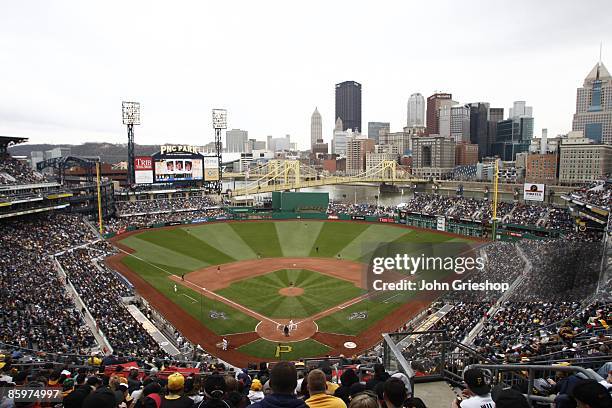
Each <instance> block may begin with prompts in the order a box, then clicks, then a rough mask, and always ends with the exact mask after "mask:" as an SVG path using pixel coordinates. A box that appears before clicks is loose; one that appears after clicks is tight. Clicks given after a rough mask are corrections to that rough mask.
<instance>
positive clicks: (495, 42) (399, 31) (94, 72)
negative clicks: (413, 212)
mask: <svg viewBox="0 0 612 408" xmlns="http://www.w3.org/2000/svg"><path fill="white" fill-rule="evenodd" d="M519 3H520V2H519ZM38 4H39V6H38V7H32V6H31V5H25V4H19V3H13V4H10V5H4V6H2V11H3V12H2V13H1V14H0V22H1V23H2V27H1V28H0V30H1V31H0V32H2V36H1V37H0V38H2V39H1V40H0V47H1V48H0V49H1V50H2V51H3V52H2V53H0V72H1V73H2V74H3V77H4V78H7V79H8V80H7V81H6V82H5V84H4V85H5V86H4V88H5V89H4V92H3V93H2V95H0V134H2V135H10V136H22V137H29V138H30V142H32V143H62V144H66V143H79V142H85V141H97V142H112V143H125V142H126V141H127V136H126V134H125V129H124V127H123V126H122V124H121V117H120V109H121V108H120V106H121V101H122V100H135V101H139V102H140V103H141V107H142V125H141V126H138V127H137V128H136V131H135V135H136V137H135V139H136V143H139V144H163V143H170V142H174V141H176V142H181V143H185V144H198V145H203V144H206V143H209V142H211V141H212V139H213V132H212V126H211V123H210V110H211V109H212V108H213V107H224V108H227V109H228V127H229V128H230V129H231V128H237V129H244V130H247V131H248V132H249V135H251V137H253V138H256V139H258V140H265V138H266V136H267V135H273V136H274V137H277V138H279V137H283V136H284V135H286V134H291V135H292V138H294V140H295V141H296V142H297V143H298V145H299V147H300V149H307V148H308V146H309V145H310V121H309V118H310V114H311V113H312V109H313V107H314V106H318V108H319V111H320V113H321V115H322V117H323V122H322V130H323V139H324V140H325V141H326V142H330V141H331V137H332V133H333V128H334V123H335V118H334V94H333V91H332V89H333V86H334V84H337V83H340V82H343V81H356V82H359V83H361V84H362V85H363V94H362V101H363V112H362V119H361V122H362V127H364V126H365V124H367V123H368V122H390V123H391V131H399V130H401V128H402V127H403V125H404V124H405V123H406V120H407V118H406V103H407V101H408V98H409V97H410V95H411V94H413V93H421V94H422V95H423V96H424V97H428V96H429V95H431V94H433V93H434V92H435V91H437V90H440V91H443V92H448V93H451V94H452V95H453V99H454V100H457V101H459V102H461V103H462V104H465V103H472V102H478V101H484V102H489V103H490V105H491V106H492V107H499V108H506V109H508V108H509V107H511V106H512V103H513V101H516V100H527V101H529V103H530V105H531V106H533V107H534V111H535V112H536V113H535V115H534V117H535V124H534V126H535V127H534V134H535V135H539V134H540V129H541V128H548V130H549V134H550V135H551V136H554V135H556V134H559V133H567V132H569V131H570V130H571V129H572V116H573V114H574V113H575V98H576V88H578V87H580V86H581V84H582V82H583V79H584V77H585V74H586V73H588V71H589V70H590V69H591V68H592V67H593V65H594V64H595V63H596V62H597V60H598V58H599V45H600V42H603V58H602V60H603V62H604V64H605V63H606V60H608V61H609V60H610V58H607V56H609V55H610V52H609V51H607V50H609V48H610V44H612V33H611V32H610V30H608V29H607V25H606V23H607V22H606V16H608V15H610V13H609V12H607V11H612V5H610V4H609V2H605V1H601V2H593V3H590V7H585V6H584V5H581V4H574V3H573V2H554V3H552V2H541V3H539V4H532V3H530V2H525V4H524V7H519V6H517V7H516V8H512V9H509V10H507V13H509V16H507V17H508V18H507V19H504V20H507V21H509V22H510V21H512V20H513V19H512V18H510V17H511V16H512V15H513V13H514V14H516V15H518V14H521V13H525V12H528V13H529V14H530V16H531V18H530V19H528V20H526V21H525V22H524V24H521V25H520V26H513V25H512V24H510V23H506V22H504V21H499V24H498V25H499V27H491V26H490V25H489V24H490V19H493V18H495V15H496V11H495V9H494V8H493V7H492V8H490V9H487V10H484V11H481V12H480V14H479V15H478V17H479V18H478V19H476V21H474V23H473V24H470V26H467V25H461V24H460V22H461V21H462V19H461V16H464V17H466V16H467V15H468V14H469V13H470V10H469V9H474V8H477V7H478V4H484V3H483V2H470V3H469V5H470V7H467V9H468V10H463V9H465V8H466V7H464V6H460V5H456V4H453V3H452V2H447V3H443V4H442V5H438V6H436V7H434V6H433V5H428V4H418V5H397V4H392V3H388V4H387V5H386V6H384V7H382V6H381V7H380V9H378V8H371V7H368V6H367V5H366V4H365V3H363V4H360V3H357V4H355V5H354V7H353V6H352V7H353V8H352V10H351V16H349V17H351V19H354V18H366V17H367V18H368V20H370V21H372V22H374V23H373V24H374V27H373V28H377V29H372V30H367V32H366V30H362V31H363V32H362V31H359V30H356V31H355V33H354V34H353V35H354V38H352V40H351V43H350V44H348V45H347V47H348V51H350V53H351V54H353V55H356V56H358V59H357V60H351V59H342V58H340V57H339V56H338V55H337V50H336V47H335V44H334V42H335V41H337V40H339V39H340V38H342V36H343V35H345V30H344V29H342V27H341V26H338V25H337V24H334V21H335V19H336V17H337V15H339V14H340V12H339V10H341V9H343V8H344V7H345V5H346V4H348V3H343V2H338V4H334V5H330V6H327V5H325V10H326V12H325V13H323V15H321V17H320V19H321V23H320V24H318V26H319V27H320V29H318V30H316V31H315V32H313V33H310V34H309V36H308V37H304V36H303V35H301V32H302V31H303V29H304V25H305V24H307V23H306V21H309V16H310V17H312V16H313V15H312V14H311V13H314V11H313V10H314V9H317V8H316V7H314V8H311V7H310V5H297V7H292V8H280V9H279V10H276V11H275V12H274V13H271V14H270V15H267V14H266V13H262V12H261V11H258V7H257V6H255V5H252V4H249V3H246V2H245V3H241V7H237V8H232V7H230V6H227V5H223V4H215V5H214V6H213V7H212V8H211V9H210V11H208V10H205V9H206V7H204V6H203V5H198V4H196V3H193V4H188V5H186V6H185V7H184V8H171V7H163V6H160V5H155V4H151V5H149V4H148V3H144V2H141V3H140V2H134V3H131V4H129V5H126V4H123V3H119V2H117V3H113V2H111V3H108V4H104V5H96V6H90V5H86V4H80V3H76V2H67V1H65V2H61V1H60V2H54V3H52V4H50V3H46V2H39V3H38ZM322 4H323V3H322ZM487 4H488V3H487ZM553 4H554V7H551V6H552V5H553ZM351 5H353V3H351ZM264 8H265V7H264ZM407 8H410V11H411V13H412V16H413V17H414V18H411V20H410V21H408V22H406V21H405V20H404V19H403V17H402V15H403V14H404V13H405V12H406V10H407ZM594 9H596V10H597V13H593V10H594ZM606 10H607V11H606ZM253 13H255V14H253ZM140 14H142V15H141V16H140V17H139V18H138V19H134V18H132V16H133V15H140ZM252 15H257V16H258V18H256V19H252V18H251V17H252ZM219 16H222V17H229V16H232V18H233V19H234V20H235V21H237V22H239V23H241V24H243V25H244V29H245V30H247V31H249V32H250V33H251V34H252V35H249V37H248V38H245V37H243V36H238V37H236V36H233V35H228V36H227V37H226V36H225V35H224V36H218V35H216V32H217V31H218V30H219V29H221V28H222V27H223V24H225V22H224V19H223V18H219V19H217V18H216V17H219ZM300 16H301V17H304V18H299V17H300ZM377 16H380V17H383V16H384V18H380V19H377V18H374V17H377ZM434 17H435V20H434ZM217 20H219V21H217ZM252 20H257V23H255V22H254V21H252ZM302 20H303V21H302ZM421 20H423V21H422V22H421ZM377 21H378V22H377ZM398 21H402V22H403V24H410V25H411V27H412V28H413V29H414V30H416V31H419V30H421V31H423V32H425V30H426V29H428V27H429V25H430V24H431V22H432V21H436V24H437V27H438V28H437V29H436V30H437V31H436V32H435V33H432V34H431V38H428V39H427V41H424V42H423V43H422V44H421V43H417V44H411V49H410V52H409V53H408V54H410V55H408V56H406V55H404V54H406V53H404V52H403V48H405V46H404V36H405V34H404V33H405V31H404V28H405V27H404V26H403V25H402V24H399V25H398V24H397V22H398ZM496 21H498V20H496ZM272 22H274V24H271V23H272ZM161 23H163V25H162V24H161ZM268 23H270V24H269V25H270V26H271V27H270V28H266V27H265V26H266V25H267V24H268ZM394 23H396V24H394ZM160 26H163V27H165V28H164V29H160V28H159V27H160ZM117 27H119V28H120V29H119V30H117ZM475 30H478V31H479V32H483V33H487V35H485V36H482V38H479V39H474V41H470V42H469V44H468V43H465V42H464V41H463V40H462V37H463V34H466V33H468V32H470V31H475ZM280 31H282V32H283V33H284V35H283V37H282V38H279V36H278V35H277V33H278V32H280ZM77 34H78V35H77ZM442 38H444V39H448V41H446V40H445V41H441V39H442ZM429 42H436V44H437V45H436V47H429V46H428V43H429ZM382 43H385V44H388V45H385V46H383V45H381V44H382ZM126 44H127V45H126ZM262 44H263V45H262ZM381 47H382V48H381ZM315 48H316V49H317V50H319V51H320V53H319V55H320V57H319V58H317V61H328V62H329V61H330V60H333V58H332V56H334V57H335V61H337V63H334V64H329V63H328V62H326V63H325V64H320V63H319V62H317V61H304V58H303V56H304V55H308V54H309V53H311V52H314V51H313V50H314V49H315ZM430 48H431V49H430ZM281 50H282V52H280V51H281ZM379 51H384V52H385V53H386V54H387V55H388V56H389V57H390V58H391V59H392V60H393V63H392V64H389V65H387V64H380V61H378V59H376V58H371V57H370V55H371V54H373V53H374V52H379ZM216 55H220V56H223V57H230V56H231V57H234V56H235V57H242V58H244V59H245V61H247V63H248V67H247V68H248V69H245V66H244V65H242V64H237V65H236V66H235V67H231V66H228V64H226V63H224V62H223V58H220V59H219V61H218V63H215V62H214V61H215V56H216ZM414 55H418V56H419V57H418V63H415V60H414V58H413V56H414ZM451 59H452V61H453V65H456V66H460V67H461V69H458V68H451V67H450V66H449V64H447V63H445V62H446V61H450V60H451ZM277 67H280V68H277ZM553 67H554V68H553ZM288 89H294V90H295V92H296V95H297V96H296V95H293V94H292V93H291V92H289V91H288ZM288 98H292V103H291V104H286V103H284V101H285V100H286V99H288ZM363 130H365V129H362V131H363Z"/></svg>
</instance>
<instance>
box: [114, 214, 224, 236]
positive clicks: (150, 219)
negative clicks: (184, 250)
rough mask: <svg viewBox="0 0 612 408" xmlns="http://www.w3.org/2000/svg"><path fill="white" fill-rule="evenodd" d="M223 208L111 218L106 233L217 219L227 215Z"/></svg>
mask: <svg viewBox="0 0 612 408" xmlns="http://www.w3.org/2000/svg"><path fill="white" fill-rule="evenodd" d="M225 214H226V213H225V210H224V209H223V208H210V209H203V210H196V211H180V212H164V213H151V214H143V215H132V216H126V217H118V218H111V219H109V220H107V221H105V224H104V231H105V232H106V233H109V232H119V231H121V230H125V229H126V228H127V227H136V228H145V227H148V226H150V225H153V224H163V223H173V222H182V221H186V220H194V219H198V218H215V217H220V216H223V215H225Z"/></svg>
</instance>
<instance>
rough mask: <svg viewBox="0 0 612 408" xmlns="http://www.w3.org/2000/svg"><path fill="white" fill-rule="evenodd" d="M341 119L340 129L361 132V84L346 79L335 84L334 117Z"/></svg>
mask: <svg viewBox="0 0 612 408" xmlns="http://www.w3.org/2000/svg"><path fill="white" fill-rule="evenodd" d="M338 118H340V119H342V126H343V128H342V130H347V129H352V130H353V132H361V131H362V129H361V84H360V83H358V82H355V81H346V82H341V83H339V84H336V119H338Z"/></svg>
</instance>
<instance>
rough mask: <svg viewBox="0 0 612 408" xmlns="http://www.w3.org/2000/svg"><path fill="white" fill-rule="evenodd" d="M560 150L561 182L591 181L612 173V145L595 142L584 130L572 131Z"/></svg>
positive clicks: (570, 183)
mask: <svg viewBox="0 0 612 408" xmlns="http://www.w3.org/2000/svg"><path fill="white" fill-rule="evenodd" d="M559 151H560V153H559V184H563V185H576V184H583V183H590V182H592V181H595V180H602V179H604V178H605V177H606V175H609V174H610V173H612V145H609V144H601V143H593V140H591V139H588V138H586V137H584V134H583V132H582V131H572V132H570V133H569V134H568V135H567V138H565V139H563V140H562V141H561V146H560V147H559Z"/></svg>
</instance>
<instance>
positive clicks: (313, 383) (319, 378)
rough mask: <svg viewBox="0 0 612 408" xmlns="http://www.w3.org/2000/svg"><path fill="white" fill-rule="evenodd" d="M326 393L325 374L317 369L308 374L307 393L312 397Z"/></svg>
mask: <svg viewBox="0 0 612 408" xmlns="http://www.w3.org/2000/svg"><path fill="white" fill-rule="evenodd" d="M325 391H327V378H326V377H325V373H324V372H323V371H321V370H319V369H317V370H312V371H311V372H309V373H308V393H309V394H310V395H311V396H313V395H316V394H323V393H325Z"/></svg>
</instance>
